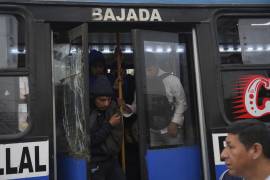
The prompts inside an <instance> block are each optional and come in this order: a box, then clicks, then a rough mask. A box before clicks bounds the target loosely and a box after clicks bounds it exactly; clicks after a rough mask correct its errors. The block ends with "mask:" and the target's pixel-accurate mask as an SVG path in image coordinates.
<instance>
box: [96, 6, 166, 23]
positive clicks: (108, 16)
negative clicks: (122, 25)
mask: <svg viewBox="0 0 270 180" xmlns="http://www.w3.org/2000/svg"><path fill="white" fill-rule="evenodd" d="M92 20H93V21H113V22H132V21H133V22H147V21H150V22H155V21H156V22H158V21H162V18H161V16H160V13H159V11H158V9H145V8H139V9H134V8H120V9H112V8H104V9H102V8H92Z"/></svg>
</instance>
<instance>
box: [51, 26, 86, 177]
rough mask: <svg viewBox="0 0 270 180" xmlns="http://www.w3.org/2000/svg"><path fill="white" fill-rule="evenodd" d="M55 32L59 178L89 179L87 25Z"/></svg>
mask: <svg viewBox="0 0 270 180" xmlns="http://www.w3.org/2000/svg"><path fill="white" fill-rule="evenodd" d="M54 35H55V37H57V38H55V39H54V40H53V42H54V45H53V52H54V57H53V69H54V90H55V91H54V92H55V104H56V107H55V119H56V134H57V143H56V144H57V146H56V149H57V168H58V179H60V180H61V179H63V180H69V179H70V180H72V179H87V171H86V167H87V160H88V158H89V152H88V141H89V138H88V135H87V132H86V131H87V127H86V124H87V123H86V120H87V118H88V117H89V116H88V115H87V112H89V110H88V107H89V105H88V104H89V102H88V99H89V98H88V75H87V73H88V61H87V58H88V25H87V24H82V25H80V26H77V27H74V26H73V28H72V29H70V30H68V31H66V30H65V31H64V32H63V31H55V32H54ZM61 37H64V38H61ZM67 37H68V38H67ZM70 169H72V171H71V170H70Z"/></svg>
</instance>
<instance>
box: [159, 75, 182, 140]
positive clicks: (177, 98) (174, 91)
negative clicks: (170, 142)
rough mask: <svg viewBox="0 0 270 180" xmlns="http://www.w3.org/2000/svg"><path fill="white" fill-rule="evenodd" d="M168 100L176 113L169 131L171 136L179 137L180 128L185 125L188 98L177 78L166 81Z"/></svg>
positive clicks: (168, 78) (172, 77) (170, 77)
mask: <svg viewBox="0 0 270 180" xmlns="http://www.w3.org/2000/svg"><path fill="white" fill-rule="evenodd" d="M164 84H165V88H166V94H167V98H169V101H170V102H173V103H174V107H175V111H174V114H173V117H172V119H171V123H170V124H169V125H168V127H167V130H168V133H169V135H170V136H173V137H175V136H176V135H177V131H178V130H177V129H178V127H179V126H180V127H181V126H182V125H183V123H184V112H185V110H186V106H187V103H186V96H185V92H184V88H183V86H182V84H181V82H180V80H179V79H178V78H177V77H176V76H173V75H172V76H169V77H167V79H165V81H164Z"/></svg>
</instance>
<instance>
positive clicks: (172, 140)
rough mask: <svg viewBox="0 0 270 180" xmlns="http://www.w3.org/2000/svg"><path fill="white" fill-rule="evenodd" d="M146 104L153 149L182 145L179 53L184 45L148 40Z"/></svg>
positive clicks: (183, 93) (183, 103)
mask: <svg viewBox="0 0 270 180" xmlns="http://www.w3.org/2000/svg"><path fill="white" fill-rule="evenodd" d="M144 49H145V74H146V81H145V82H146V84H145V87H146V88H145V96H146V97H145V103H146V109H145V110H146V111H145V113H146V119H147V120H148V124H149V128H150V145H151V146H152V147H157V146H166V145H181V144H183V139H184V137H183V129H182V126H183V123H184V112H185V110H186V106H187V103H186V97H185V92H184V89H183V87H182V84H181V82H180V79H179V76H180V59H179V57H180V56H179V52H184V51H185V49H184V45H179V44H177V43H170V42H153V41H145V42H144Z"/></svg>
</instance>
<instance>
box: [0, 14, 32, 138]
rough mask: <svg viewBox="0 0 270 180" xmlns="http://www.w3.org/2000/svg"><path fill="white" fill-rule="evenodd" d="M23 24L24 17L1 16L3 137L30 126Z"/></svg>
mask: <svg viewBox="0 0 270 180" xmlns="http://www.w3.org/2000/svg"><path fill="white" fill-rule="evenodd" d="M23 27H24V22H23V21H22V20H21V18H20V17H15V16H13V15H8V14H1V15H0V84H1V86H0V138H2V137H7V136H9V135H16V134H19V133H22V132H24V131H26V129H28V127H30V126H29V118H28V113H29V110H28V109H29V107H28V100H29V83H28V76H26V74H27V73H28V71H27V70H26V69H22V68H24V67H26V63H25V55H26V53H25V35H24V32H25V31H24V28H23ZM19 69H20V70H19Z"/></svg>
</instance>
